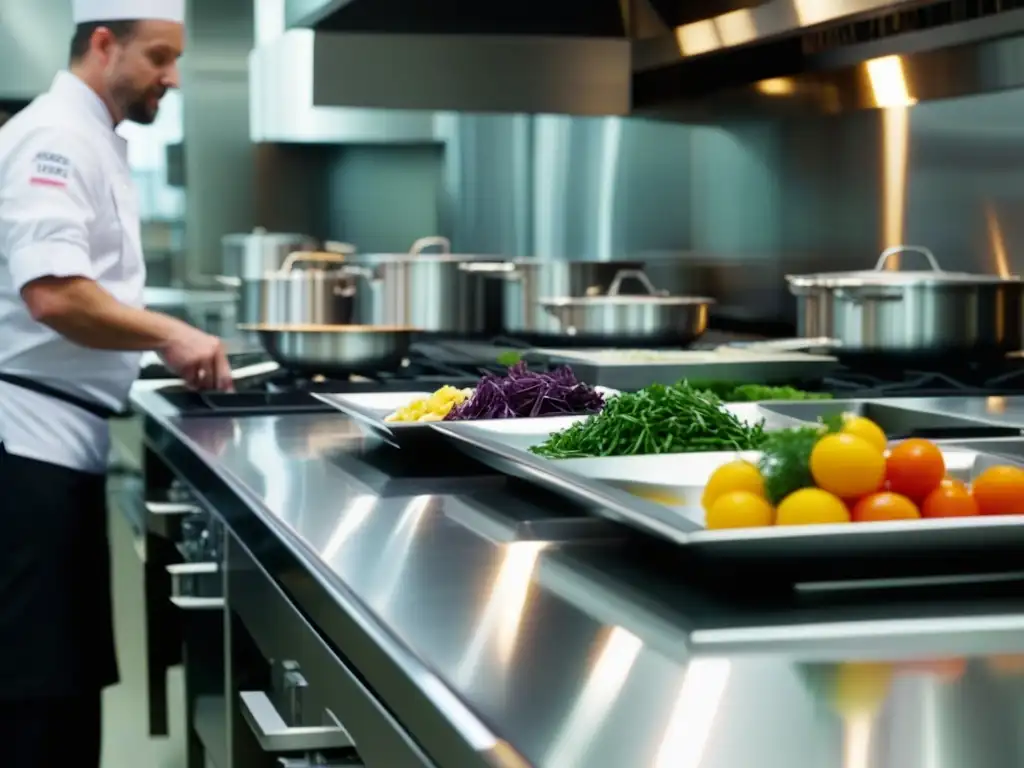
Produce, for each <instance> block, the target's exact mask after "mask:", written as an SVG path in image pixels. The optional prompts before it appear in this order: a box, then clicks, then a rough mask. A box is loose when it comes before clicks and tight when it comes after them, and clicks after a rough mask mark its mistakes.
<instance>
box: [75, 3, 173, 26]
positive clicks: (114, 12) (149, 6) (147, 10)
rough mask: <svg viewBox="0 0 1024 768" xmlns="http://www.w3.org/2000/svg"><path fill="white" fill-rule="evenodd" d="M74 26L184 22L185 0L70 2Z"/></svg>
mask: <svg viewBox="0 0 1024 768" xmlns="http://www.w3.org/2000/svg"><path fill="white" fill-rule="evenodd" d="M72 7H73V9H74V17H75V24H87V23H89V22H95V21H136V20H153V21H176V22H178V23H179V24H183V23H184V22H185V0H72Z"/></svg>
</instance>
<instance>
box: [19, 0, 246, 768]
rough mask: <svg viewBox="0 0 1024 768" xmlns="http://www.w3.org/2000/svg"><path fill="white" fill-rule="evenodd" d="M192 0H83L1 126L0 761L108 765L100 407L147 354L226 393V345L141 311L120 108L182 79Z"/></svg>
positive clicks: (109, 679) (132, 114)
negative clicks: (103, 759)
mask: <svg viewBox="0 0 1024 768" xmlns="http://www.w3.org/2000/svg"><path fill="white" fill-rule="evenodd" d="M184 2H185V0H73V2H72V6H73V10H74V19H75V23H76V30H75V35H74V39H73V41H72V44H71V56H70V66H69V68H68V71H64V72H60V73H59V74H58V75H57V76H56V78H55V79H54V81H53V85H52V86H51V87H50V90H49V91H48V92H47V93H45V94H43V95H42V96H40V97H39V98H38V99H36V100H35V101H34V102H33V103H32V104H31V105H30V106H28V107H27V108H26V109H24V110H23V111H22V112H21V113H19V114H18V115H16V116H15V117H14V118H12V119H11V120H10V121H9V122H7V123H6V124H5V125H4V126H3V128H2V129H0V755H2V757H0V763H2V764H3V766H5V768H29V766H31V767H32V768H40V767H42V766H57V765H74V766H98V765H99V761H100V740H101V739H100V736H101V734H100V723H101V711H100V696H101V691H102V690H103V688H104V687H106V686H108V685H110V684H112V683H114V682H116V681H117V679H118V670H117V661H116V656H115V651H114V639H113V633H112V628H111V602H110V575H109V572H110V568H109V556H108V551H107V534H106V511H105V492H104V471H105V468H106V463H107V454H108V449H109V431H108V425H107V419H108V418H109V417H110V416H112V415H114V414H116V413H117V412H119V411H121V410H123V408H124V406H125V402H126V399H127V396H128V391H129V388H130V387H131V385H132V382H133V381H134V380H135V378H136V376H137V374H138V370H139V361H140V356H141V354H142V353H143V352H144V351H147V350H152V351H155V352H157V353H158V354H160V355H161V356H162V358H163V360H164V362H165V363H166V364H167V365H168V367H169V368H171V369H172V370H173V371H175V372H176V373H177V374H179V375H180V376H181V377H182V378H183V379H184V380H185V381H186V382H187V383H188V384H189V385H191V386H193V387H195V388H200V389H209V388H219V389H228V388H230V386H231V371H230V369H229V367H228V363H227V360H226V358H225V355H224V350H223V347H222V345H221V342H220V341H219V340H218V339H217V338H215V337H213V336H209V335H207V334H205V333H202V332H200V331H198V330H196V329H194V328H191V327H190V326H188V325H186V324H185V323H182V322H180V321H178V320H175V319H173V318H170V317H167V316H165V315H161V314H158V313H156V312H149V311H146V310H145V309H144V308H143V285H144V283H145V277H146V275H145V265H144V263H143V258H142V243H141V237H140V226H139V205H138V201H137V198H136V193H135V190H134V189H133V186H132V180H131V174H130V170H129V167H128V153H127V146H126V143H125V140H124V139H122V138H121V137H120V136H119V135H118V134H117V132H116V130H115V129H116V127H117V125H118V124H119V123H120V122H121V121H123V120H131V121H133V122H137V123H142V124H148V123H152V122H153V121H154V120H155V119H156V116H157V111H158V109H159V106H160V99H161V98H162V97H163V95H164V94H165V93H166V92H167V90H168V89H169V88H175V87H177V85H178V58H179V57H180V56H181V54H182V51H183V48H184V36H185V29H184Z"/></svg>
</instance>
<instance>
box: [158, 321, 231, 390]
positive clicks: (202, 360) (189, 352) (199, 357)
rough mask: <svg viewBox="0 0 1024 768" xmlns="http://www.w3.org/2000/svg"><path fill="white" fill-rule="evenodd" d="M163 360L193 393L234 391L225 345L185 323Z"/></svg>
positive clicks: (162, 356)
mask: <svg viewBox="0 0 1024 768" xmlns="http://www.w3.org/2000/svg"><path fill="white" fill-rule="evenodd" d="M160 357H161V358H162V359H163V361H164V363H165V364H166V365H167V367H168V368H170V369H171V370H172V371H174V373H176V374H177V375H178V376H180V377H181V378H182V379H184V380H185V383H186V384H187V385H188V386H190V387H191V388H192V389H218V390H221V391H224V392H230V391H231V390H233V389H234V382H233V380H232V378H231V366H230V364H229V363H228V358H227V355H226V354H225V353H224V344H223V343H222V342H221V340H220V339H218V338H217V337H216V336H211V335H210V334H208V333H203V332H202V331H200V330H197V329H195V328H193V327H192V326H190V325H185V324H184V323H183V324H182V327H181V328H180V330H178V332H177V333H176V334H175V335H174V336H173V337H172V338H171V340H170V341H169V343H168V344H167V345H166V346H165V347H164V348H163V349H162V350H161V351H160Z"/></svg>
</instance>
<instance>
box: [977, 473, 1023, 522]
mask: <svg viewBox="0 0 1024 768" xmlns="http://www.w3.org/2000/svg"><path fill="white" fill-rule="evenodd" d="M971 493H972V494H973V495H974V500H975V501H976V502H977V503H978V510H979V511H980V512H981V514H983V515H1021V514H1024V469H1021V468H1020V467H1006V466H997V467H989V468H988V469H986V470H985V471H984V472H982V473H981V474H980V475H978V476H977V477H976V478H975V479H974V482H973V483H972V484H971Z"/></svg>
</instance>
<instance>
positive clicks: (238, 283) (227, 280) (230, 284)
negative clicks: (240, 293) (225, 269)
mask: <svg viewBox="0 0 1024 768" xmlns="http://www.w3.org/2000/svg"><path fill="white" fill-rule="evenodd" d="M213 279H214V282H216V283H217V284H218V285H223V286H224V287H225V288H241V287H242V278H240V277H231V276H230V275H214V276H213Z"/></svg>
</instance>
